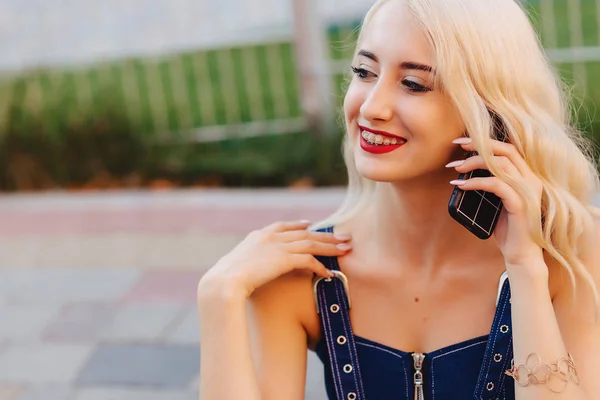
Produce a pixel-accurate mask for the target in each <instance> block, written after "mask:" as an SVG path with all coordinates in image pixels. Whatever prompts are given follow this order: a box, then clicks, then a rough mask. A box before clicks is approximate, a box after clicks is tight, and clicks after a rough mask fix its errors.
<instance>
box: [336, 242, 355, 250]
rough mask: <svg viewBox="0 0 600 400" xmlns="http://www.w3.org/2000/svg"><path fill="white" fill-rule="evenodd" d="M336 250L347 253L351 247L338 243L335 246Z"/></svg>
mask: <svg viewBox="0 0 600 400" xmlns="http://www.w3.org/2000/svg"><path fill="white" fill-rule="evenodd" d="M337 248H338V249H340V250H342V251H348V250H350V249H351V248H352V246H350V245H349V244H346V243H340V244H338V245H337Z"/></svg>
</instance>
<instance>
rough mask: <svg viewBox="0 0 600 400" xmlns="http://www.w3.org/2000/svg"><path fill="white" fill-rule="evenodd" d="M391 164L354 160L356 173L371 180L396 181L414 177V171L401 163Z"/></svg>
mask: <svg viewBox="0 0 600 400" xmlns="http://www.w3.org/2000/svg"><path fill="white" fill-rule="evenodd" d="M386 164H387V165H386ZM391 164H392V163H383V162H373V161H370V160H364V159H357V160H355V166H356V171H357V172H358V174H359V175H360V176H361V177H363V178H365V179H369V180H371V181H375V182H398V181H403V180H407V179H411V178H414V177H415V173H414V171H410V170H407V169H406V168H405V167H403V166H401V165H391Z"/></svg>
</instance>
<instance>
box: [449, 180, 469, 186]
mask: <svg viewBox="0 0 600 400" xmlns="http://www.w3.org/2000/svg"><path fill="white" fill-rule="evenodd" d="M466 182H467V181H465V180H463V179H455V180H453V181H450V184H451V185H456V186H461V185H464V184H465V183H466Z"/></svg>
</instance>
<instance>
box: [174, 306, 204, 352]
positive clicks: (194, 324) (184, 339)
mask: <svg viewBox="0 0 600 400" xmlns="http://www.w3.org/2000/svg"><path fill="white" fill-rule="evenodd" d="M199 341H200V325H199V321H198V310H197V309H196V308H192V309H189V310H188V311H187V312H186V313H185V317H184V318H183V320H181V322H179V324H178V325H176V326H175V329H174V330H173V331H172V332H171V333H169V334H168V336H167V343H177V344H198V343H199Z"/></svg>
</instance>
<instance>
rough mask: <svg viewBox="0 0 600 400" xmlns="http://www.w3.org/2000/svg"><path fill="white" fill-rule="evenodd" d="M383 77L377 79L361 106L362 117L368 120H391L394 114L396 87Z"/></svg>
mask: <svg viewBox="0 0 600 400" xmlns="http://www.w3.org/2000/svg"><path fill="white" fill-rule="evenodd" d="M392 86H393V85H391V84H390V83H387V82H385V81H384V80H383V79H380V80H379V81H377V83H376V84H375V85H373V86H372V87H371V90H370V92H369V94H368V96H367V98H366V99H365V101H364V103H363V104H362V106H361V107H360V113H361V115H362V117H363V118H364V119H366V120H368V121H389V120H390V119H392V117H393V115H394V103H395V102H396V98H395V87H392Z"/></svg>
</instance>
